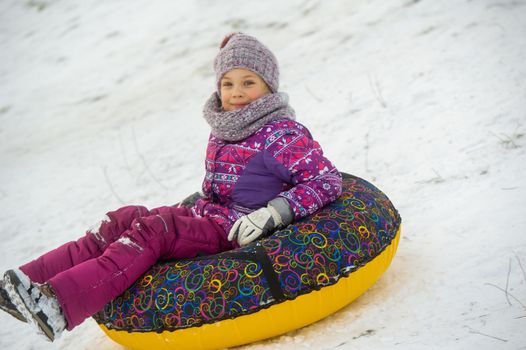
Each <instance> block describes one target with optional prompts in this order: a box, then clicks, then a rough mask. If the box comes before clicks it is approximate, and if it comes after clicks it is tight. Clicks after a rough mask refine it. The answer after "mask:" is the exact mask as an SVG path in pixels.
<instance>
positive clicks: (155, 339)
mask: <svg viewBox="0 0 526 350" xmlns="http://www.w3.org/2000/svg"><path fill="white" fill-rule="evenodd" d="M400 223H401V219H400V216H399V215H398V212H397V211H396V209H395V208H394V206H393V205H392V203H391V201H390V200H389V199H388V198H387V196H386V195H385V194H383V193H382V192H381V191H380V190H378V189H377V188H376V187H374V186H373V185H372V184H370V183H368V182H367V181H365V180H363V179H360V178H358V177H354V176H352V175H348V174H343V192H342V195H341V196H340V198H339V199H338V200H337V201H335V202H333V203H331V204H329V205H327V206H326V207H324V208H322V209H321V210H319V211H317V212H316V213H314V214H312V215H310V216H308V217H305V218H304V219H302V220H299V221H298V222H296V223H294V224H293V225H289V226H288V227H287V228H285V229H282V230H279V231H277V232H275V233H274V234H273V235H272V236H270V237H267V238H265V239H263V240H260V241H257V242H253V243H252V244H250V245H248V246H246V247H243V248H239V249H235V250H231V251H228V252H224V253H221V254H217V255H211V256H205V257H198V258H194V259H186V260H180V261H173V262H163V263H159V264H157V265H155V266H153V267H152V268H151V269H150V270H149V271H148V272H146V273H145V274H144V275H143V276H142V277H141V278H139V279H138V280H137V281H136V282H135V283H134V284H133V285H132V286H131V287H130V288H129V289H128V290H127V291H126V292H125V293H123V294H122V295H121V296H119V297H118V298H117V299H115V300H114V301H112V302H111V303H109V304H107V305H106V306H105V308H104V309H103V310H101V311H100V312H99V313H98V314H96V315H95V316H94V318H95V320H96V321H97V323H99V325H100V327H101V328H102V329H103V330H104V332H106V334H107V335H108V336H109V337H110V338H112V339H113V340H114V341H116V342H117V343H120V344H122V345H124V346H126V347H128V348H130V349H138V350H142V349H144V350H150V349H157V350H159V349H216V348H224V347H230V346H236V345H241V344H246V343H250V342H254V341H257V340H261V339H265V338H269V337H273V336H276V335H279V334H283V333H286V332H288V331H291V330H294V329H297V328H300V327H303V326H306V325H308V324H310V323H313V322H315V321H318V320H320V319H322V318H324V317H326V316H328V315H330V314H332V313H334V312H335V311H337V310H339V309H341V308H342V307H344V306H346V305H347V304H349V303H350V302H351V301H353V300H354V299H356V298H357V297H358V296H360V295H361V294H363V293H364V292H365V291H366V290H367V289H368V288H369V287H370V286H371V285H373V284H374V283H375V282H376V280H378V278H379V277H380V276H381V275H382V273H383V272H384V271H385V270H386V269H387V267H388V266H389V264H390V262H391V260H392V258H393V256H394V254H395V252H396V247H397V245H398V240H399V237H400Z"/></svg>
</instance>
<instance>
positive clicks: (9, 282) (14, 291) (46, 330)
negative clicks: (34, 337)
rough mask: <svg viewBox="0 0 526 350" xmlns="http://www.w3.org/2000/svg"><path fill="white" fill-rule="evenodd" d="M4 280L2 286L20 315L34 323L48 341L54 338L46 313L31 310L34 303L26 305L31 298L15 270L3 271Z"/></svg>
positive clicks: (33, 308) (33, 307)
mask: <svg viewBox="0 0 526 350" xmlns="http://www.w3.org/2000/svg"><path fill="white" fill-rule="evenodd" d="M5 282H6V283H5V285H4V288H5V290H6V291H7V293H8V295H9V297H10V299H11V301H12V303H13V304H14V305H15V306H16V307H17V309H18V311H20V313H21V314H22V316H24V317H25V318H26V320H28V323H29V324H32V325H34V326H35V328H36V329H37V330H38V331H39V332H40V333H43V335H45V336H46V337H47V338H48V339H49V340H50V341H53V340H55V334H54V333H53V329H51V328H50V327H49V325H48V324H47V323H46V320H47V317H46V315H44V314H43V313H42V312H41V311H38V312H32V311H31V310H35V309H36V307H35V305H34V304H31V305H28V303H29V300H31V298H30V296H29V294H27V291H26V289H25V287H24V284H23V283H22V281H21V280H20V278H18V276H17V274H16V273H15V271H13V270H9V271H7V272H6V273H5ZM26 300H27V302H26Z"/></svg>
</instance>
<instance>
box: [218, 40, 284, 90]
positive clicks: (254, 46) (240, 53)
mask: <svg viewBox="0 0 526 350" xmlns="http://www.w3.org/2000/svg"><path fill="white" fill-rule="evenodd" d="M234 68H243V69H248V70H251V71H253V72H254V73H256V74H257V75H259V76H260V77H261V78H262V79H263V80H264V81H265V82H266V83H267V85H268V87H269V88H270V91H272V92H277V91H278V88H279V68H278V61H277V60H276V57H275V56H274V54H273V53H272V52H271V51H270V50H269V49H268V48H267V47H266V46H265V45H263V44H262V43H260V42H259V41H258V40H257V39H256V38H254V37H251V36H249V35H246V34H243V33H232V34H230V35H227V36H226V37H225V38H224V39H223V42H222V43H221V46H220V51H219V53H218V54H217V56H216V58H215V60H214V70H215V72H216V83H217V87H218V91H219V90H220V89H219V82H220V81H221V78H223V75H225V74H226V73H227V72H228V71H230V70H232V69H234Z"/></svg>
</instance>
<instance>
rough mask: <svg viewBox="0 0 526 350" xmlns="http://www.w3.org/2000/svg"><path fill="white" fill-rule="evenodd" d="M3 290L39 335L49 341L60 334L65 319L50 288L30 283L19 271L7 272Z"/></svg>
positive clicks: (64, 326)
mask: <svg viewBox="0 0 526 350" xmlns="http://www.w3.org/2000/svg"><path fill="white" fill-rule="evenodd" d="M4 288H5V290H6V291H7V294H8V296H9V298H10V299H11V302H12V303H13V304H14V305H15V306H16V308H17V309H18V311H20V313H21V314H22V315H23V316H24V317H25V318H26V319H27V320H28V323H29V324H30V325H31V326H33V328H35V329H36V330H37V332H38V333H39V334H43V335H44V336H46V337H47V339H48V340H50V341H53V340H55V339H57V338H58V337H59V336H60V335H61V334H62V332H63V331H64V329H65V328H66V319H65V318H64V315H63V313H62V310H61V309H60V305H59V303H58V300H57V298H56V296H55V294H54V293H53V290H52V289H51V286H49V285H47V284H37V283H33V282H31V281H30V280H29V278H28V277H27V276H26V275H25V274H24V273H23V272H22V271H20V270H8V271H7V272H6V273H5V274H4Z"/></svg>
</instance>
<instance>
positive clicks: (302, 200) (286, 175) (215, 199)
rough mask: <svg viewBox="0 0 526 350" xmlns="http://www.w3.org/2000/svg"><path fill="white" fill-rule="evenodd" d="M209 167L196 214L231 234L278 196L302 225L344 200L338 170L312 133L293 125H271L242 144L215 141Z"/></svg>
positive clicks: (210, 144) (288, 122)
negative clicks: (236, 225)
mask: <svg viewBox="0 0 526 350" xmlns="http://www.w3.org/2000/svg"><path fill="white" fill-rule="evenodd" d="M205 166H206V176H205V179H204V181H203V186H202V189H203V193H204V195H205V198H202V199H199V200H197V202H196V203H195V205H194V207H193V210H194V213H195V214H196V215H198V216H207V217H210V218H212V219H213V220H215V221H216V222H217V223H218V224H219V225H221V226H222V227H223V228H224V229H225V231H226V232H228V231H229V230H230V228H231V227H232V225H233V224H234V222H235V221H236V220H237V219H238V218H240V217H241V216H243V215H246V214H248V213H250V212H251V211H253V210H255V209H257V208H260V207H263V206H265V205H266V202H268V201H269V200H271V199H273V198H275V197H278V196H279V197H283V198H285V199H287V201H288V203H289V204H290V207H291V209H292V211H293V214H294V219H295V220H298V219H300V218H302V217H305V216H307V215H309V214H312V213H314V212H315V211H317V210H318V209H320V208H321V207H323V206H324V205H326V204H328V203H330V202H332V201H334V200H336V198H338V196H339V195H340V194H341V184H342V180H341V175H340V173H339V172H338V170H337V169H336V167H335V166H334V165H333V164H332V163H331V162H330V161H329V160H328V159H327V158H325V157H324V155H323V151H322V149H321V147H320V145H319V144H318V142H316V141H315V140H313V138H312V136H311V134H310V132H309V131H308V129H307V128H306V127H305V126H303V125H301V124H300V123H298V122H296V121H293V120H289V119H283V120H278V121H274V122H271V123H269V124H266V125H265V126H263V127H262V128H260V129H259V130H258V131H256V132H255V133H254V134H252V135H251V136H249V137H247V138H246V139H244V140H242V141H238V142H226V141H223V140H221V139H218V138H216V137H214V136H213V135H210V138H209V141H208V146H207V151H206V160H205ZM261 201H262V202H261Z"/></svg>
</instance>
